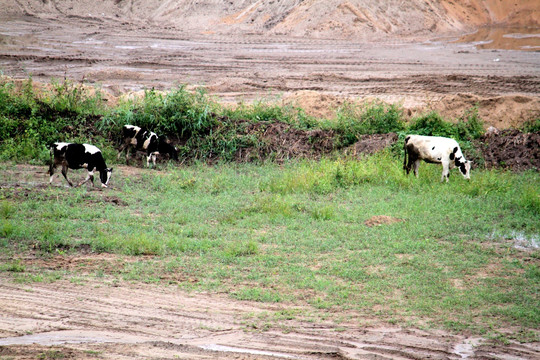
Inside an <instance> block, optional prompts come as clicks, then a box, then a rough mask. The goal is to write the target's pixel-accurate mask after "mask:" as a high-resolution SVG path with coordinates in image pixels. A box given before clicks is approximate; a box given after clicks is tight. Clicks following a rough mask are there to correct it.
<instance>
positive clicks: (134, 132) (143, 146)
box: [118, 125, 178, 166]
mask: <svg viewBox="0 0 540 360" xmlns="http://www.w3.org/2000/svg"><path fill="white" fill-rule="evenodd" d="M130 149H135V151H137V150H141V151H146V165H147V166H150V160H152V163H153V164H154V166H155V165H156V157H157V155H158V154H169V156H170V157H171V158H172V159H174V160H178V150H177V149H176V148H175V147H174V146H173V145H171V144H169V143H168V142H167V139H166V138H165V137H164V136H158V135H157V134H156V133H154V132H152V131H149V130H146V129H145V128H140V127H138V126H134V125H124V127H123V128H122V145H121V146H120V148H119V149H118V159H119V158H120V155H121V154H122V151H124V150H126V163H129V152H130Z"/></svg>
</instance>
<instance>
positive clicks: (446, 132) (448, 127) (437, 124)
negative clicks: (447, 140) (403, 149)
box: [407, 111, 457, 138]
mask: <svg viewBox="0 0 540 360" xmlns="http://www.w3.org/2000/svg"><path fill="white" fill-rule="evenodd" d="M407 130H408V132H409V133H412V134H417V135H426V136H445V137H451V138H455V137H456V135H457V134H456V129H455V127H454V126H453V125H452V124H451V123H449V122H446V121H444V120H443V118H442V117H441V115H439V114H438V113H436V112H435V111H431V112H429V113H427V114H425V115H421V116H419V117H416V118H413V119H412V120H411V123H410V125H409V126H408V129H407Z"/></svg>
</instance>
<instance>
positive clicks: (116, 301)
mask: <svg viewBox="0 0 540 360" xmlns="http://www.w3.org/2000/svg"><path fill="white" fill-rule="evenodd" d="M286 307H287V306H286V305H284V304H257V303H256V304H253V303H248V302H242V301H234V300H231V299H229V298H227V297H224V296H221V295H215V294H213V295H211V296H210V295H205V294H188V293H185V292H183V291H180V290H178V289H176V288H174V287H168V288H163V287H157V286H151V285H141V284H129V283H123V284H118V283H111V282H107V281H106V280H102V281H99V282H98V281H92V280H88V281H85V282H84V283H83V284H82V285H81V284H73V283H69V282H67V281H57V282H54V283H50V284H46V283H32V284H15V283H12V282H11V281H10V280H9V279H7V278H5V277H3V278H0V308H1V309H2V316H1V317H0V351H4V353H6V352H7V351H8V350H9V351H10V353H12V354H17V353H18V351H19V352H20V351H22V350H21V349H26V353H32V351H37V350H39V349H41V348H47V347H57V348H58V347H60V349H64V350H66V349H69V350H70V351H75V352H77V351H79V352H84V351H85V350H89V349H93V350H94V351H95V350H96V349H99V351H100V353H101V356H102V357H103V358H105V359H113V358H124V357H128V358H150V359H158V358H159V359H164V358H165V359H172V358H179V357H180V358H190V357H197V358H202V359H205V358H215V357H217V356H219V357H220V358H224V359H228V358H231V359H232V358H235V359H262V358H268V359H271V358H292V359H335V358H343V359H365V358H392V359H400V358H402V359H424V358H432V359H457V358H462V357H463V356H464V355H467V356H476V355H479V354H483V355H486V356H487V355H489V356H495V355H500V354H512V356H516V357H517V358H532V357H534V356H537V355H540V352H539V351H540V348H539V346H538V344H536V345H535V344H517V343H511V344H509V345H507V346H502V347H501V346H496V345H493V344H491V345H489V344H486V343H484V340H482V339H480V338H474V339H467V338H465V337H463V336H457V335H451V334H448V333H445V332H442V331H432V332H430V331H421V330H414V329H412V330H404V329H401V328H399V327H387V328H374V327H371V328H358V327H357V326H354V325H351V324H344V325H343V329H342V331H340V332H336V331H335V329H334V325H332V324H324V323H322V324H320V323H302V322H301V321H297V320H289V321H287V324H282V326H284V327H283V328H286V329H287V331H285V332H283V331H281V330H280V326H277V327H276V328H272V329H270V330H268V331H248V330H249V325H248V324H249V322H250V320H249V319H248V318H246V316H245V315H246V314H252V318H254V319H256V318H257V317H258V316H259V315H262V314H268V313H272V312H276V311H282V310H284V309H286ZM473 344H474V345H475V346H474V347H473ZM0 354H2V352H0ZM14 359H18V357H16V356H15V357H14Z"/></svg>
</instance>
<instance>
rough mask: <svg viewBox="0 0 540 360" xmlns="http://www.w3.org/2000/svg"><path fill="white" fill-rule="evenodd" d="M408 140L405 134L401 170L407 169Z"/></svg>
mask: <svg viewBox="0 0 540 360" xmlns="http://www.w3.org/2000/svg"><path fill="white" fill-rule="evenodd" d="M408 140H409V137H408V136H407V137H406V138H405V141H404V142H403V170H407V141H408Z"/></svg>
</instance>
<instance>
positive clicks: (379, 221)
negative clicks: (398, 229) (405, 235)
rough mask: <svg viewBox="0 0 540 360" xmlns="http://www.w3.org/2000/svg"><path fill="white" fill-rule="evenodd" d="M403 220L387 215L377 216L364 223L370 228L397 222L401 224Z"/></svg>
mask: <svg viewBox="0 0 540 360" xmlns="http://www.w3.org/2000/svg"><path fill="white" fill-rule="evenodd" d="M401 221H403V220H402V219H398V218H395V217H392V216H387V215H375V216H372V217H370V218H369V219H367V220H366V221H364V224H365V225H366V226H369V227H373V226H381V225H385V224H393V223H396V222H401Z"/></svg>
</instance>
